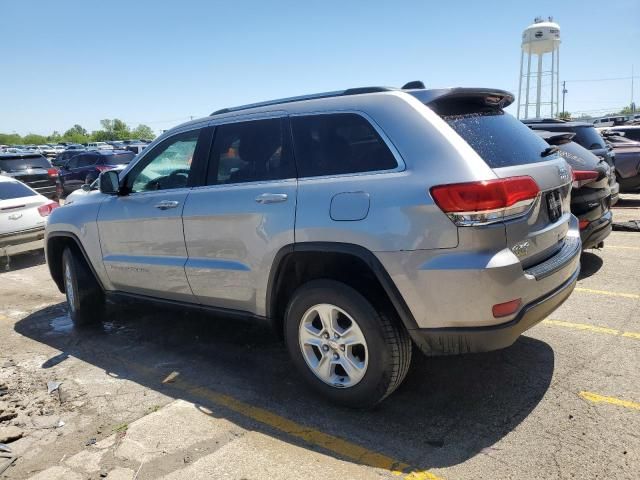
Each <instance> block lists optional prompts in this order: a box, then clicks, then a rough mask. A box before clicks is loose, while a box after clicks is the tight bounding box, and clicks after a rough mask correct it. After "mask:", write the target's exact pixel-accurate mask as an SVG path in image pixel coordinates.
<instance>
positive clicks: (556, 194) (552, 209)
mask: <svg viewBox="0 0 640 480" xmlns="http://www.w3.org/2000/svg"><path fill="white" fill-rule="evenodd" d="M546 201H547V213H548V215H549V220H551V221H552V222H555V221H556V220H558V219H559V218H560V217H561V216H562V196H561V195H560V191H559V190H554V191H553V192H549V193H547V194H546Z"/></svg>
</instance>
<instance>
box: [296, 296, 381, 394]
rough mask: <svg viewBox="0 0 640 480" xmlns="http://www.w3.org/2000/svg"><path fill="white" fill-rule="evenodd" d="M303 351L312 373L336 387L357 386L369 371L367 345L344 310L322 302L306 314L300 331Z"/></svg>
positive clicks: (299, 335) (299, 337)
mask: <svg viewBox="0 0 640 480" xmlns="http://www.w3.org/2000/svg"><path fill="white" fill-rule="evenodd" d="M298 339H299V343H300V350H301V351H302V356H303V357H304V360H305V362H306V363H307V365H308V366H309V368H310V369H311V371H312V372H313V373H314V374H315V375H316V376H317V377H318V378H319V379H320V380H322V381H323V382H324V383H326V384H328V385H331V386H332V387H338V388H348V387H353V386H354V385H356V384H357V383H358V382H360V380H362V378H363V377H364V374H365V373H366V371H367V365H368V363H369V353H368V351H367V342H366V340H365V338H364V334H363V333H362V330H361V329H360V327H359V326H358V324H357V323H356V321H355V320H354V319H353V318H352V317H351V316H350V315H349V314H348V313H347V312H345V311H344V310H342V309H341V308H339V307H337V306H335V305H331V304H327V303H322V304H319V305H314V306H313V307H311V308H310V309H309V310H307V311H306V312H305V314H304V315H303V316H302V320H301V321H300V326H299V329H298Z"/></svg>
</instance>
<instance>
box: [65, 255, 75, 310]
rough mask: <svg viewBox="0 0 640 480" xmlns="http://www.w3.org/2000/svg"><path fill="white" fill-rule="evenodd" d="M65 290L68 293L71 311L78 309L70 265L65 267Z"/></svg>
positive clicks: (66, 264) (67, 264)
mask: <svg viewBox="0 0 640 480" xmlns="http://www.w3.org/2000/svg"><path fill="white" fill-rule="evenodd" d="M64 289H65V291H66V292H67V303H68V304H69V309H70V310H71V311H73V310H75V309H76V301H75V299H76V293H75V291H74V290H73V279H72V278H71V267H70V266H69V263H68V262H67V263H65V265H64Z"/></svg>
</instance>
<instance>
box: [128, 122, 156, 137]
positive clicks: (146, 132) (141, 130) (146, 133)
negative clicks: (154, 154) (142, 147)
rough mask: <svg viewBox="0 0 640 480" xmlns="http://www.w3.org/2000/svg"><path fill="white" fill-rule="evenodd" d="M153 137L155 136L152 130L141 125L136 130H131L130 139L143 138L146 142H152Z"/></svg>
mask: <svg viewBox="0 0 640 480" xmlns="http://www.w3.org/2000/svg"><path fill="white" fill-rule="evenodd" d="M155 137H156V135H155V133H153V130H151V127H149V126H147V125H144V124H142V123H141V124H140V125H138V126H137V127H136V128H134V129H133V130H131V137H130V138H137V139H140V138H144V139H147V140H152V139H154V138H155Z"/></svg>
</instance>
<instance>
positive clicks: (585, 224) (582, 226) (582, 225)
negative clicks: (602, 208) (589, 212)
mask: <svg viewBox="0 0 640 480" xmlns="http://www.w3.org/2000/svg"><path fill="white" fill-rule="evenodd" d="M590 223H591V222H590V221H589V220H580V221H579V222H578V227H580V230H584V229H585V228H587V227H588V226H589V224H590Z"/></svg>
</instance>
